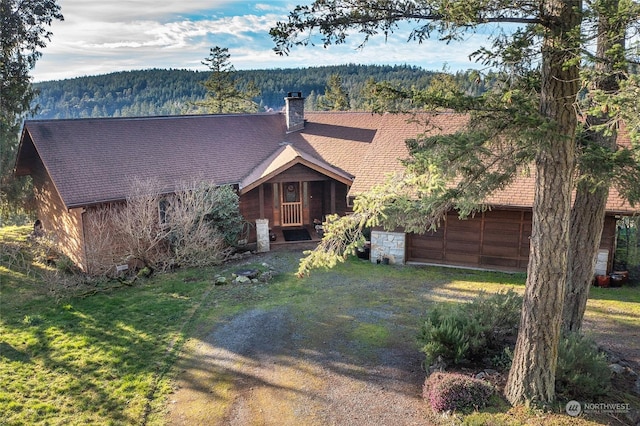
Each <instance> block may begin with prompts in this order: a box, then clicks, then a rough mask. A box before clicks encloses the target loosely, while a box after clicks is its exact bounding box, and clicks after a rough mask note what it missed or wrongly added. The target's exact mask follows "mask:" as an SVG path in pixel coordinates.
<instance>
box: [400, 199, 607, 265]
mask: <svg viewBox="0 0 640 426" xmlns="http://www.w3.org/2000/svg"><path fill="white" fill-rule="evenodd" d="M615 233H616V219H615V217H612V216H607V217H606V219H605V227H604V232H603V235H602V241H601V243H600V247H601V248H602V249H607V250H609V265H610V267H611V264H612V259H613V250H614V247H615ZM530 236H531V212H530V211H521V210H492V211H487V212H484V213H482V214H477V215H476V216H475V217H473V218H469V219H466V220H459V219H458V217H457V214H455V213H449V214H448V215H447V217H446V220H445V221H443V223H442V226H441V227H440V228H439V229H438V230H437V231H435V232H427V233H425V234H409V235H408V238H407V260H408V261H410V262H421V263H436V264H447V265H458V266H469V267H477V268H486V269H497V270H506V271H526V269H527V264H528V262H529V237H530Z"/></svg>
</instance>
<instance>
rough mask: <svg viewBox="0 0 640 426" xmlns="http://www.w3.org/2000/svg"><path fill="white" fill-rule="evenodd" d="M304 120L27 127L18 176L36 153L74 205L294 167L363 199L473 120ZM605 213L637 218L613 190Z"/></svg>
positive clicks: (517, 196)
mask: <svg viewBox="0 0 640 426" xmlns="http://www.w3.org/2000/svg"><path fill="white" fill-rule="evenodd" d="M305 118H306V123H305V128H304V129H303V130H302V131H299V132H293V133H287V132H286V131H285V130H286V129H285V120H284V116H283V115H282V114H280V113H274V114H246V115H244V114H237V115H200V116H174V117H146V118H111V119H81V120H42V121H41V120H34V121H27V122H26V123H25V126H24V131H23V138H22V141H21V146H20V151H19V156H18V160H17V163H16V174H28V173H29V172H30V170H29V166H30V164H31V159H32V157H33V156H34V155H35V154H36V152H37V155H39V156H40V157H41V158H42V161H43V163H44V165H45V167H46V168H47V171H48V172H49V174H50V176H51V178H52V180H53V182H54V183H55V185H56V187H57V188H58V191H59V193H60V196H61V197H62V199H63V201H64V202H65V204H66V205H67V207H75V206H83V205H88V204H93V203H97V202H103V201H111V200H119V199H123V198H125V195H126V193H127V190H128V188H129V182H130V181H131V179H133V178H136V177H137V178H142V179H156V180H157V181H158V182H159V183H160V184H161V185H162V187H163V188H165V189H166V190H167V191H171V190H172V189H174V188H175V185H176V184H177V183H179V182H181V181H185V180H191V179H193V178H201V179H206V180H208V181H210V182H213V183H215V184H238V185H239V186H240V187H245V188H247V187H250V186H251V185H252V184H253V183H255V182H258V181H259V180H260V179H261V178H262V177H264V176H265V173H266V174H268V173H270V172H269V170H275V169H279V170H280V169H282V168H283V167H284V168H286V167H287V164H289V163H291V164H293V163H295V162H300V163H303V164H306V165H308V166H310V167H312V168H317V169H322V170H324V172H325V174H327V175H329V176H333V177H334V178H339V179H340V180H345V183H346V182H347V180H348V179H350V178H351V177H352V176H355V179H354V180H353V185H352V186H351V189H350V195H357V194H359V193H362V192H364V191H367V190H368V189H370V188H371V187H372V186H373V185H375V184H377V183H379V182H382V181H383V179H384V177H385V175H386V174H388V173H390V172H394V171H401V170H402V169H403V168H402V164H401V161H400V160H401V159H405V158H407V156H408V150H407V147H406V143H405V141H406V140H407V139H408V138H413V137H416V136H417V135H418V134H420V133H427V134H448V133H453V132H455V131H456V130H459V129H461V128H462V127H463V126H464V125H465V123H466V121H467V116H465V115H461V114H455V113H443V114H438V115H427V114H423V115H422V116H421V117H420V118H421V119H424V118H428V124H426V125H425V124H424V123H419V122H418V121H424V120H411V118H412V117H411V116H409V115H396V114H382V115H380V114H371V113H364V112H307V113H306V114H305ZM289 145H290V148H291V149H287V148H286V146H289ZM285 160H286V161H285ZM533 185H534V176H521V177H520V178H518V179H517V180H516V182H514V183H513V184H512V185H510V186H509V187H507V188H505V189H504V190H503V191H500V192H499V193H496V194H494V195H493V196H492V197H490V199H489V200H487V202H488V203H490V204H492V205H502V206H517V207H531V205H532V202H533ZM607 208H608V210H609V211H613V212H637V211H638V209H637V208H636V209H633V208H631V207H630V206H629V205H628V204H626V203H624V202H623V201H622V199H621V198H620V197H619V195H618V194H617V192H615V191H612V193H611V195H610V197H609V202H608V205H607Z"/></svg>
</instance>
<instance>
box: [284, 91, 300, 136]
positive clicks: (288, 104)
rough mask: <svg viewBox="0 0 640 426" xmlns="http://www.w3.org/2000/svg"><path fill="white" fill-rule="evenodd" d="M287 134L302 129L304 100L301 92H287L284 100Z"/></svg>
mask: <svg viewBox="0 0 640 426" xmlns="http://www.w3.org/2000/svg"><path fill="white" fill-rule="evenodd" d="M284 105H285V107H284V113H285V117H286V119H287V132H295V131H298V130H302V129H304V98H303V97H302V92H289V93H287V97H286V98H284Z"/></svg>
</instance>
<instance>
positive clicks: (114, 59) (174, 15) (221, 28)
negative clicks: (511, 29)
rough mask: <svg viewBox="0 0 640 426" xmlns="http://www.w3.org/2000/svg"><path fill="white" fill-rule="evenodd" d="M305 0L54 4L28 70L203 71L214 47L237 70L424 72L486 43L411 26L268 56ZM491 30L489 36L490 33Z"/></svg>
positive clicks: (58, 73)
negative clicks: (56, 15) (413, 34)
mask: <svg viewBox="0 0 640 426" xmlns="http://www.w3.org/2000/svg"><path fill="white" fill-rule="evenodd" d="M304 3H310V1H307V0H298V1H296V0H293V1H287V0H263V1H243V0H178V1H175V0H112V1H108V0H106V1H95V0H89V1H88V0H59V4H60V6H61V8H62V13H63V14H64V17H65V20H64V21H63V22H55V23H54V24H53V26H52V28H51V30H52V31H53V37H52V40H51V42H49V44H48V45H47V47H46V48H45V49H44V50H43V56H42V58H41V59H40V60H39V61H38V63H37V64H36V67H35V69H34V70H33V71H32V76H33V77H34V81H46V80H57V79H64V78H72V77H79V76H86V75H97V74H105V73H109V72H114V71H125V70H138V69H148V68H177V69H193V70H202V71H204V70H206V69H207V68H206V67H205V66H204V65H202V63H201V61H202V60H203V59H204V58H206V57H207V56H208V55H209V49H210V48H211V47H213V46H220V47H227V48H229V53H230V54H231V63H232V64H233V65H234V66H235V68H236V69H239V70H241V69H269V68H299V67H309V66H321V65H337V64H345V63H356V64H409V65H416V66H420V67H423V68H425V69H428V70H435V71H437V70H442V69H444V68H445V67H446V68H447V69H449V70H451V71H456V70H465V69H468V68H479V65H478V64H476V63H474V62H472V61H470V60H469V59H468V56H469V54H470V53H471V52H473V51H474V50H476V49H477V48H478V47H480V46H481V45H486V44H487V42H486V39H485V38H484V37H483V36H482V35H480V34H472V35H469V37H468V38H467V39H466V40H465V41H464V42H462V43H459V42H456V43H452V44H448V45H447V44H445V43H444V42H440V41H437V40H430V41H427V42H425V43H423V44H417V43H416V42H407V36H408V34H409V30H408V27H405V28H401V29H400V30H399V31H398V32H396V33H395V34H393V35H391V36H390V37H389V38H388V39H387V40H385V39H384V37H383V36H377V37H374V38H372V39H371V40H370V41H369V43H368V44H367V45H366V46H365V47H364V49H361V50H358V49H357V46H358V45H359V44H360V42H361V41H362V37H361V36H359V35H357V34H355V35H354V36H353V37H351V38H350V39H348V40H347V43H346V44H344V45H341V46H331V47H330V48H328V49H325V48H323V47H322V46H315V47H311V46H308V47H297V48H294V49H293V50H292V52H291V54H290V55H289V56H284V57H280V56H278V55H276V54H275V53H274V52H273V50H272V49H273V47H274V44H273V41H272V40H271V38H270V37H269V29H270V28H271V27H272V26H273V25H274V24H275V23H276V22H277V21H284V20H286V17H287V15H288V13H289V11H291V10H292V9H293V8H294V7H295V5H296V4H304ZM489 31H491V29H489Z"/></svg>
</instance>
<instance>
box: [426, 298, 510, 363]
mask: <svg viewBox="0 0 640 426" xmlns="http://www.w3.org/2000/svg"><path fill="white" fill-rule="evenodd" d="M521 305H522V297H521V296H519V295H518V294H517V293H515V292H514V291H513V290H508V291H506V292H499V293H496V294H493V295H490V296H487V295H485V294H481V295H480V296H478V297H477V298H476V299H474V300H473V301H472V302H470V303H464V304H456V305H437V306H435V307H434V308H433V309H432V310H431V311H430V312H429V313H428V315H427V318H426V320H425V322H424V324H423V325H422V327H421V329H420V334H419V336H418V342H419V345H420V347H421V351H422V352H424V354H425V357H426V358H425V365H426V366H429V365H431V364H432V363H433V362H434V361H435V360H437V359H438V357H441V358H442V359H443V360H445V361H453V363H455V364H458V363H462V362H464V361H471V360H475V359H480V358H483V357H489V358H491V357H492V356H495V355H497V354H500V353H502V352H503V351H504V347H505V346H506V342H508V341H509V340H510V339H514V338H515V336H516V335H517V332H518V330H517V329H518V323H519V321H520V309H521Z"/></svg>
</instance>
